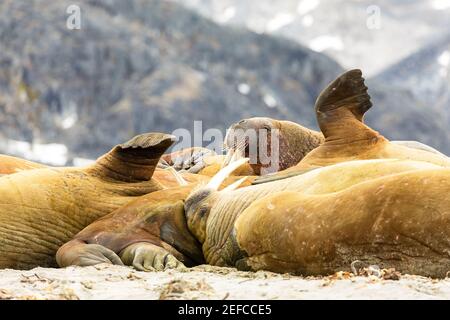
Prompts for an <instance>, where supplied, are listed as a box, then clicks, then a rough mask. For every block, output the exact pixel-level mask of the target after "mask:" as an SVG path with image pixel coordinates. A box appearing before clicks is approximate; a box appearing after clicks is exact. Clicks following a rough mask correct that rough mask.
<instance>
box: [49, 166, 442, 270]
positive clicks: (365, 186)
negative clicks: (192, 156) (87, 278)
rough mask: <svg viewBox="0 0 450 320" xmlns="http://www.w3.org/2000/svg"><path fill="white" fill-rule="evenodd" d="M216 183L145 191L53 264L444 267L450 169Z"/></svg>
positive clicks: (340, 169) (356, 170) (330, 169)
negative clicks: (359, 263) (246, 183)
mask: <svg viewBox="0 0 450 320" xmlns="http://www.w3.org/2000/svg"><path fill="white" fill-rule="evenodd" d="M240 165H241V163H236V164H233V163H232V164H231V165H230V166H229V167H226V168H225V169H224V170H228V172H226V173H225V174H223V172H222V171H221V172H220V173H219V174H218V175H217V176H216V177H218V176H220V179H224V178H225V177H226V176H227V174H229V173H230V172H231V171H232V170H230V167H231V169H232V167H233V166H234V168H236V167H238V166H240ZM216 177H214V178H213V179H212V181H211V182H210V183H208V185H206V186H205V187H202V188H200V189H199V188H194V189H193V187H192V186H186V187H179V188H175V189H167V190H162V191H157V192H154V193H151V194H149V195H146V196H144V197H141V198H139V199H136V200H135V201H133V202H131V203H129V204H127V205H126V206H125V207H123V208H120V209H118V210H116V211H115V212H114V213H112V214H110V215H108V216H106V217H104V218H103V219H100V220H97V221H96V222H94V223H93V224H92V225H90V226H88V227H87V228H86V229H84V230H83V231H81V232H80V233H79V234H78V235H77V236H76V237H75V239H74V240H72V241H70V242H68V243H67V244H65V245H64V246H62V247H61V248H60V249H59V251H58V254H57V261H58V264H59V265H60V266H62V267H63V266H68V265H81V266H86V265H93V264H97V263H105V262H106V263H113V264H126V265H132V266H134V267H135V268H137V269H138V270H143V271H150V270H164V269H166V268H178V267H182V266H183V265H186V266H193V265H196V264H200V263H204V262H206V263H209V264H212V265H218V266H232V267H237V268H238V269H240V270H270V271H274V272H282V273H284V272H291V273H296V274H303V275H326V274H329V273H333V272H335V271H338V270H350V265H351V263H352V262H353V261H356V260H359V261H362V262H365V263H367V264H368V265H369V264H378V265H379V266H380V267H395V268H396V269H397V270H399V271H401V272H407V273H414V274H420V275H425V276H432V277H444V276H445V274H446V272H447V270H448V269H449V268H450V257H449V256H448V254H447V252H448V250H449V246H450V245H449V244H448V241H447V239H448V238H449V236H450V234H449V232H450V231H449V230H450V228H448V225H449V224H450V202H449V201H446V200H445V199H443V198H445V197H442V194H447V193H448V192H449V191H450V169H446V168H442V167H440V166H437V165H434V164H431V163H427V162H421V161H411V160H395V159H376V160H361V161H349V162H344V163H340V164H336V165H330V166H327V167H324V168H319V169H316V170H312V171H310V172H308V173H305V174H303V175H298V176H295V177H291V178H287V179H283V180H279V181H275V182H270V183H265V184H261V185H256V186H247V187H243V188H240V189H238V190H234V189H235V188H236V187H237V185H236V184H234V185H233V186H232V187H231V188H229V189H227V188H225V189H223V190H221V191H217V186H218V185H220V179H219V180H217V179H216ZM195 189H196V190H195ZM418 195H420V196H418ZM185 199H186V200H185Z"/></svg>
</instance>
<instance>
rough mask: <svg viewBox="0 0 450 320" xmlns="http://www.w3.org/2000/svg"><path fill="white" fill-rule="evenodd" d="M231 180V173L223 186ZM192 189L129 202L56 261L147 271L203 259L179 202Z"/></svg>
mask: <svg viewBox="0 0 450 320" xmlns="http://www.w3.org/2000/svg"><path fill="white" fill-rule="evenodd" d="M236 180H237V178H236V177H231V178H229V179H228V180H227V181H225V183H224V186H228V185H230V184H232V183H233V182H235V181H236ZM250 183H251V181H250V180H249V181H247V182H244V183H242V184H241V185H240V186H248V185H250ZM196 188H198V186H197V184H196V183H192V184H189V185H186V186H180V187H176V188H170V189H165V190H161V191H156V192H153V193H151V194H148V195H145V196H142V197H139V198H138V199H136V200H133V201H131V202H129V203H128V204H126V205H125V206H123V207H121V208H119V209H117V210H115V211H114V212H112V213H111V214H109V215H107V216H105V217H103V218H101V219H99V220H97V221H95V222H94V223H92V224H90V225H89V226H88V227H86V228H85V229H83V230H82V231H81V232H79V233H78V234H77V235H75V237H74V238H73V240H71V241H69V242H67V243H66V244H64V245H63V246H62V247H61V248H60V249H59V250H58V252H57V255H56V260H57V262H58V265H59V266H60V267H67V266H71V265H77V266H90V265H95V264H99V263H110V264H118V265H121V264H125V265H130V266H133V267H135V268H136V269H138V270H141V271H150V270H155V269H156V270H163V269H165V268H176V267H182V266H188V267H190V266H194V265H198V264H201V263H204V258H203V253H202V249H201V245H200V243H199V242H198V240H197V239H196V238H195V237H194V236H193V235H192V234H191V232H190V231H189V229H188V227H187V224H186V217H185V213H184V202H185V200H186V198H187V197H188V195H189V194H190V193H191V192H192V191H193V190H195V189H196Z"/></svg>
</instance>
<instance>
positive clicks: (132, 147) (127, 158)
mask: <svg viewBox="0 0 450 320" xmlns="http://www.w3.org/2000/svg"><path fill="white" fill-rule="evenodd" d="M175 140H176V137H175V136H173V135H170V134H165V133H144V134H141V135H138V136H136V137H134V138H132V139H131V140H129V141H127V142H125V143H122V144H119V145H117V146H115V147H114V148H113V149H112V150H111V151H110V152H108V153H106V154H105V155H103V156H102V157H100V158H99V159H98V160H97V162H96V163H95V165H94V166H93V169H94V170H95V171H96V172H97V173H100V174H101V175H104V176H105V177H107V178H110V179H114V180H119V181H124V182H138V181H147V180H150V179H151V177H152V175H153V172H154V171H155V168H156V166H157V164H158V161H159V158H160V157H161V156H162V155H163V154H164V152H165V151H166V150H167V149H168V148H169V147H170V146H171V145H172V144H173V143H174V142H175Z"/></svg>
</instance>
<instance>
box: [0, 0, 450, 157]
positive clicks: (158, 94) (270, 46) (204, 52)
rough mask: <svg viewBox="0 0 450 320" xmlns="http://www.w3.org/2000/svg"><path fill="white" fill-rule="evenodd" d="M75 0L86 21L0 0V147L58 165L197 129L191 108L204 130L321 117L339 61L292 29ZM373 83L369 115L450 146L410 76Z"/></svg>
mask: <svg viewBox="0 0 450 320" xmlns="http://www.w3.org/2000/svg"><path fill="white" fill-rule="evenodd" d="M77 3H78V5H79V6H80V8H81V22H82V23H81V30H69V29H68V28H67V27H66V19H67V17H68V14H67V13H66V9H67V7H68V6H69V5H71V4H72V2H71V1H58V2H50V1H46V0H27V1H25V0H4V1H2V2H0V126H1V130H0V152H5V153H9V154H17V155H20V156H24V157H28V158H31V159H35V160H40V161H44V162H48V160H51V161H50V162H51V163H53V164H57V165H62V164H65V163H66V162H67V163H70V162H71V161H72V158H73V157H74V156H75V155H76V156H78V157H85V158H95V157H96V156H98V155H100V154H101V153H103V152H105V151H107V150H108V149H109V148H110V147H111V146H112V145H114V144H116V143H119V142H121V141H124V140H127V139H128V138H129V137H131V136H133V135H135V134H138V133H141V132H146V131H165V132H172V131H173V130H174V129H177V128H186V129H188V130H192V128H193V121H194V120H201V121H203V129H204V130H206V129H208V128H218V129H220V130H224V129H225V128H226V127H227V126H228V125H229V124H230V123H232V122H235V121H237V120H239V119H241V118H245V117H252V116H269V117H274V118H279V119H289V120H293V121H296V122H299V123H302V124H304V125H306V126H308V127H312V128H317V126H316V123H315V117H314V112H313V104H314V101H315V99H316V96H317V94H318V93H319V92H320V90H321V89H322V88H323V87H324V86H325V85H326V84H327V83H328V82H329V81H330V80H332V79H334V78H335V77H336V76H337V75H338V74H340V73H341V72H342V71H343V68H342V67H341V66H340V65H339V64H338V63H336V62H335V61H334V60H332V59H331V58H329V57H328V56H326V55H324V54H321V53H317V52H314V51H312V50H310V49H308V48H306V47H304V46H302V45H299V44H297V43H295V42H293V41H290V40H286V39H283V38H282V37H275V35H274V36H271V35H264V34H258V33H255V32H251V31H249V30H247V29H244V28H242V27H237V26H224V25H220V24H217V23H215V22H212V21H211V20H209V19H207V18H205V17H203V16H201V15H199V14H197V13H195V12H194V11H192V10H190V9H186V8H185V7H183V6H182V5H180V4H177V3H175V2H173V1H162V0H151V1H146V0H130V1H126V2H125V1H121V0H101V1H100V0H95V1H94V0H83V1H78V2H77ZM243 3H244V2H242V3H240V4H243ZM245 3H250V1H249V2H245ZM252 3H255V2H252ZM282 3H284V2H282ZM414 3H415V2H414ZM280 5H281V4H280ZM304 10H306V9H304ZM311 10H312V9H311ZM316 11H317V10H314V12H316ZM248 12H249V13H250V12H251V10H250V8H249V9H248ZM305 14H306V13H305ZM249 19H251V15H249ZM332 21H334V20H332ZM436 21H437V20H436ZM436 23H438V22H436ZM314 26H315V28H316V27H317V25H316V24H315V25H314ZM319 29H320V28H319ZM408 41H409V40H408ZM325 42H326V43H329V41H325ZM355 43H356V42H355ZM368 48H370V47H368ZM377 55H378V54H377ZM442 59H444V60H445V57H444V58H442ZM356 67H361V66H359V65H358V66H356ZM363 70H364V71H365V69H364V68H363ZM395 73H396V72H394V74H395ZM447 79H448V78H447ZM394 82H395V84H394ZM368 83H369V86H370V89H369V90H370V93H371V95H372V96H373V100H374V105H375V106H374V108H372V110H371V111H370V112H369V114H368V117H367V119H368V122H369V124H370V125H372V126H374V127H375V128H376V129H378V130H380V131H382V133H383V134H385V135H386V136H388V137H389V138H393V139H400V140H405V139H416V140H420V141H422V142H425V143H429V144H431V145H432V146H434V147H437V148H439V149H440V150H442V151H444V152H447V153H450V143H449V141H450V139H449V135H450V134H449V132H448V131H449V130H448V128H449V123H448V122H446V119H447V118H446V116H444V115H443V113H442V112H440V111H439V110H440V109H439V107H434V104H433V108H431V107H430V108H428V107H425V106H428V105H426V104H425V103H424V102H423V103H422V102H421V100H418V99H417V95H415V94H413V93H412V92H411V88H412V86H411V83H406V82H405V83H404V85H400V84H397V81H393V80H391V78H389V79H387V78H386V79H385V78H375V79H371V80H370V81H369V82H368ZM444 85H445V83H444ZM412 91H414V90H412ZM418 101H419V102H418ZM424 101H427V97H425V99H424ZM443 105H444V104H443ZM447 105H448V104H447ZM441 109H442V108H441ZM37 153H39V155H38V156H37V155H36V154H37Z"/></svg>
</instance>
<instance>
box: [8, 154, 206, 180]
mask: <svg viewBox="0 0 450 320" xmlns="http://www.w3.org/2000/svg"><path fill="white" fill-rule="evenodd" d="M162 157H164V156H162ZM162 157H161V158H162ZM158 165H160V163H158ZM42 168H49V166H46V165H44V164H41V163H37V162H33V161H29V160H25V159H21V158H17V157H13V156H8V155H3V154H0V176H3V175H8V174H14V173H17V172H21V171H24V170H32V169H42ZM170 169H171V168H169V167H166V166H164V169H162V168H159V167H157V168H156V169H155V171H154V172H153V176H152V179H154V180H155V181H157V182H159V183H160V184H161V185H162V186H163V187H165V188H172V187H177V186H179V185H180V179H177V176H176V175H174V173H173V171H172V170H170ZM179 176H181V178H182V179H183V180H184V182H185V183H199V182H205V181H207V180H208V179H209V177H208V176H205V175H198V174H192V173H189V172H180V174H179Z"/></svg>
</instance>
